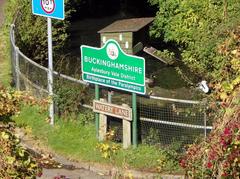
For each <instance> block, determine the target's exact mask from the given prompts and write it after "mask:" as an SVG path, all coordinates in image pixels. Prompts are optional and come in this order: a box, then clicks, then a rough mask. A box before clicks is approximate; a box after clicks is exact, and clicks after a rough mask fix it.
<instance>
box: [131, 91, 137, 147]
mask: <svg viewBox="0 0 240 179" xmlns="http://www.w3.org/2000/svg"><path fill="white" fill-rule="evenodd" d="M132 112H133V113H132V118H133V122H132V140H133V141H132V143H133V147H134V148H135V147H137V145H138V123H137V94H136V93H132Z"/></svg>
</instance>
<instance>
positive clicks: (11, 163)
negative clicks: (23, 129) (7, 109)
mask: <svg viewBox="0 0 240 179" xmlns="http://www.w3.org/2000/svg"><path fill="white" fill-rule="evenodd" d="M37 175H39V176H40V175H41V168H39V167H38V164H37V163H36V161H35V160H34V159H33V158H32V157H31V156H30V154H29V153H28V152H27V151H26V150H25V149H24V148H23V147H21V146H20V145H19V139H18V138H17V137H16V136H15V135H13V134H12V129H11V126H7V127H6V126H5V127H3V126H1V127H0V178H6V179H8V178H9V179H10V178H36V176H37Z"/></svg>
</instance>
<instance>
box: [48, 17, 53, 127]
mask: <svg viewBox="0 0 240 179" xmlns="http://www.w3.org/2000/svg"><path fill="white" fill-rule="evenodd" d="M47 24H48V92H49V96H50V98H51V101H50V104H49V117H50V124H51V125H54V103H53V56H52V19H51V18H50V17H48V18H47Z"/></svg>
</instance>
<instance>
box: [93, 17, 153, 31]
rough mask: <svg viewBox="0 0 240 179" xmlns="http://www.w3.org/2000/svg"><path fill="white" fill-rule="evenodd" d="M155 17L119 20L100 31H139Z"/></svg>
mask: <svg viewBox="0 0 240 179" xmlns="http://www.w3.org/2000/svg"><path fill="white" fill-rule="evenodd" d="M153 19H154V18H153V17H145V18H133V19H123V20H117V21H115V22H113V23H112V24H110V25H108V26H107V27H105V28H103V29H101V30H100V31H98V33H105V32H106V33H107V32H137V31H139V30H140V29H141V28H143V27H145V26H146V25H148V24H149V23H151V22H152V21H153Z"/></svg>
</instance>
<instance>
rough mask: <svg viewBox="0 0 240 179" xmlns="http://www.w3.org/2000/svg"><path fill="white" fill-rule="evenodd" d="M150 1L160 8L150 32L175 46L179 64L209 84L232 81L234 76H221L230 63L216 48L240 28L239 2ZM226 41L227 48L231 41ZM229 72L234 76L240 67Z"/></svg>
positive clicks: (216, 0) (214, 0) (204, 0)
mask: <svg viewBox="0 0 240 179" xmlns="http://www.w3.org/2000/svg"><path fill="white" fill-rule="evenodd" d="M149 2H150V3H151V4H152V5H157V6H158V7H159V11H158V12H157V14H156V17H155V21H154V24H153V27H152V30H151V34H152V35H153V36H154V37H162V38H163V39H164V41H166V42H174V43H176V44H177V45H178V46H179V49H180V51H181V56H182V61H183V62H184V63H185V64H187V65H188V66H189V67H190V68H191V70H192V71H194V72H195V73H198V74H200V75H201V76H203V77H205V78H210V79H211V80H212V81H222V80H234V79H233V76H232V77H231V76H229V74H225V73H221V71H222V70H224V69H229V60H228V59H226V57H225V56H224V55H223V54H222V53H219V48H220V47H221V45H222V44H223V42H224V41H225V40H226V39H227V38H229V35H230V34H232V31H233V30H234V29H238V28H239V24H240V20H239V19H240V2H239V1H236V0H229V1H226V0H220V1H219V0H210V1H209V0H203V1H197V0H194V1H188V0H183V1H177V0H169V1H163V0H160V1H159V0H149ZM230 39H232V40H234V39H233V38H229V40H230ZM228 42H229V43H228V44H227V47H230V46H231V44H232V43H233V41H228ZM229 45H230V46H229ZM231 47H232V46H231ZM231 70H232V72H233V73H236V72H239V68H238V69H231Z"/></svg>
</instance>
